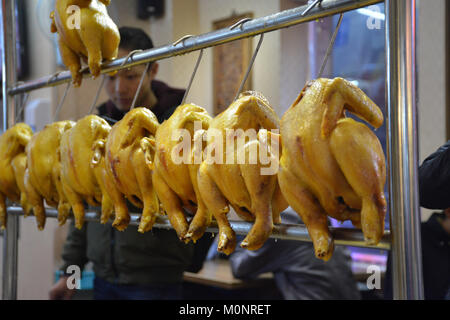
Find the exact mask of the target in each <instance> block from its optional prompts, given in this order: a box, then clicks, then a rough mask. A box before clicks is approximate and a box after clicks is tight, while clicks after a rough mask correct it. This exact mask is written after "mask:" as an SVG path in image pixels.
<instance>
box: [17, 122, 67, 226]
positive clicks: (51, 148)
mask: <svg viewBox="0 0 450 320" xmlns="http://www.w3.org/2000/svg"><path fill="white" fill-rule="evenodd" d="M74 125H75V122H73V121H58V122H54V123H52V124H49V125H46V126H45V127H44V129H43V130H42V131H40V132H38V133H36V134H34V135H33V137H32V138H31V140H30V142H29V143H28V145H27V148H26V153H27V169H26V171H25V176H24V184H25V190H26V194H27V198H28V200H29V202H30V204H31V205H32V207H33V212H34V215H35V217H36V221H37V226H38V229H39V230H43V229H44V226H45V220H46V216H45V208H44V200H45V201H46V203H47V204H48V205H49V206H52V207H57V208H58V217H67V216H68V215H69V211H70V204H69V203H68V201H67V199H66V196H65V194H64V191H63V186H62V183H61V159H60V153H59V148H60V142H61V136H62V135H63V133H64V132H65V131H67V130H69V129H70V128H72V127H73V126H74Z"/></svg>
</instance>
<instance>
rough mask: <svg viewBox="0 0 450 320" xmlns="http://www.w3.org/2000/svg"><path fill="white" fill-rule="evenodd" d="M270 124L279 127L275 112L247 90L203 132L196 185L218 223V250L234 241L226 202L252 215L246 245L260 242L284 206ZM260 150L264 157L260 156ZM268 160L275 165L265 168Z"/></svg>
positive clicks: (254, 247) (246, 216) (224, 249)
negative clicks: (202, 154) (201, 153)
mask: <svg viewBox="0 0 450 320" xmlns="http://www.w3.org/2000/svg"><path fill="white" fill-rule="evenodd" d="M262 129H265V130H262ZM272 129H275V130H278V129H279V118H278V116H277V115H276V113H275V112H274V111H273V109H272V108H271V107H270V105H269V103H268V102H267V100H266V99H265V98H264V97H262V96H261V95H259V94H258V93H256V92H247V93H245V94H241V95H240V97H239V99H237V100H236V101H235V102H233V103H232V104H231V105H230V106H229V107H228V108H227V109H226V110H225V111H224V112H222V113H221V114H219V115H218V116H216V117H215V118H214V119H213V120H212V121H211V123H210V126H209V129H208V130H207V132H206V135H207V147H206V148H205V153H206V156H205V158H206V159H205V160H204V161H203V162H202V164H201V166H200V169H199V174H198V185H199V190H200V194H201V197H202V199H203V200H204V202H205V204H206V207H207V209H208V210H209V211H211V213H212V214H213V216H214V218H215V219H216V220H217V223H218V226H219V242H218V251H221V252H223V253H225V254H230V253H232V252H233V251H234V249H235V246H236V236H235V232H234V231H233V229H232V228H231V225H230V223H229V221H228V219H227V213H228V212H229V210H230V206H231V207H233V208H234V210H235V211H236V213H237V214H238V216H239V217H241V218H242V219H243V220H246V221H252V222H253V221H254V224H253V226H252V228H251V229H250V231H249V233H248V234H247V236H246V237H245V239H244V240H243V241H242V243H241V247H243V248H247V249H249V250H257V249H258V248H260V247H261V246H262V245H263V244H264V242H265V241H266V240H267V238H268V237H269V236H270V234H271V232H272V229H273V224H274V223H280V212H282V211H283V210H284V209H285V208H286V207H287V203H286V201H285V200H284V197H283V195H282V194H281V191H280V189H279V186H278V183H277V170H276V169H277V168H278V160H279V158H278V154H277V153H276V152H275V151H277V150H276V149H277V148H278V143H276V139H275V143H273V140H274V139H270V140H272V143H270V145H269V144H268V143H267V140H268V139H267V138H268V136H269V135H271V134H267V130H272ZM264 132H265V133H266V134H264ZM264 136H265V138H264ZM271 136H276V133H275V135H271ZM261 137H263V138H261ZM261 152H262V154H263V155H265V156H266V157H267V160H268V161H267V163H263V162H264V161H261V159H263V158H262V157H261ZM241 156H243V157H244V158H245V159H244V158H241ZM251 159H254V161H252V160H251ZM271 166H273V168H275V170H271V172H270V170H268V171H269V172H264V170H263V169H270V167H271Z"/></svg>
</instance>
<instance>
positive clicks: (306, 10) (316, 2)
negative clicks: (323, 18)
mask: <svg viewBox="0 0 450 320" xmlns="http://www.w3.org/2000/svg"><path fill="white" fill-rule="evenodd" d="M320 3H322V0H315V1H313V2H312V3H311V4H310V5H309V6H308V7H307V8H306V9H305V11H303V12H302V14H301V16H302V17H303V16H304V15H305V14H307V13H308V12H309V11H311V9H312V8H314V7H315V6H316V5H317V4H320Z"/></svg>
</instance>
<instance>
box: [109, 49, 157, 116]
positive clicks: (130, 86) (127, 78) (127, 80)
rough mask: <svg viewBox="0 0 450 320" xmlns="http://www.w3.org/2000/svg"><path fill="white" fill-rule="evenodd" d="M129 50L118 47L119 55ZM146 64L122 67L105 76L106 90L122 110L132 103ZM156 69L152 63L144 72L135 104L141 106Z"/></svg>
mask: <svg viewBox="0 0 450 320" xmlns="http://www.w3.org/2000/svg"><path fill="white" fill-rule="evenodd" d="M129 52H130V51H128V50H125V49H122V48H119V55H118V56H119V57H126V56H127V55H128V53H129ZM145 69H146V65H145V64H144V65H139V66H135V67H132V68H130V69H123V70H120V71H118V72H117V73H116V74H114V75H112V76H109V75H107V76H106V81H105V89H106V92H107V94H108V96H109V98H110V99H111V101H112V102H113V103H114V105H115V106H116V107H117V108H118V109H120V110H122V111H125V112H126V111H128V110H130V107H131V104H132V103H133V99H134V96H135V94H136V91H137V89H138V87H139V82H140V81H141V76H142V74H143V73H144V72H145ZM157 70H158V65H157V64H156V63H153V64H152V66H151V67H150V70H149V72H147V73H146V75H145V77H144V81H143V83H142V87H141V91H140V94H139V96H138V98H137V100H136V106H137V107H138V106H143V104H144V103H145V99H146V97H148V95H149V92H150V84H151V81H152V80H153V79H154V78H155V76H156V73H157Z"/></svg>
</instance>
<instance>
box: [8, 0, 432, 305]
mask: <svg viewBox="0 0 450 320" xmlns="http://www.w3.org/2000/svg"><path fill="white" fill-rule="evenodd" d="M380 2H383V1H381V0H323V1H321V2H320V5H318V6H315V7H314V8H312V9H311V10H310V11H309V12H307V13H305V10H306V9H307V7H308V5H304V6H300V7H298V8H295V9H291V10H286V11H282V12H279V13H277V14H273V15H269V16H266V17H262V18H257V19H253V20H250V21H247V22H245V23H243V24H242V25H241V26H240V27H239V28H234V29H228V28H227V29H221V30H218V31H214V32H210V33H206V34H201V35H198V36H193V37H190V38H188V39H186V40H184V41H181V42H179V43H178V44H176V45H173V44H169V45H166V46H162V47H158V48H154V49H151V50H146V51H142V52H141V53H136V54H135V55H134V56H133V57H132V59H129V60H128V61H125V60H124V59H125V58H122V59H117V60H114V61H113V62H110V63H106V64H103V66H102V73H108V72H111V71H116V70H120V69H123V68H129V67H132V66H135V65H139V64H145V63H148V62H151V61H156V60H161V59H166V58H170V57H173V56H176V55H181V54H186V53H189V52H193V51H197V50H201V49H203V48H207V47H212V46H216V45H220V44H223V43H227V42H231V41H234V40H238V39H242V38H246V37H252V36H255V35H258V34H262V33H267V32H270V31H274V30H279V29H281V28H286V27H290V26H293V25H297V24H301V23H304V22H308V21H312V20H315V19H318V18H322V17H326V16H331V15H334V14H337V13H342V12H345V11H349V10H354V9H357V8H361V7H365V6H368V5H372V4H376V3H380ZM14 8H15V1H14V0H2V12H3V15H2V26H3V28H2V33H3V43H2V46H3V48H4V54H3V55H2V67H3V83H2V92H3V97H4V99H3V106H2V107H3V123H2V125H3V130H4V131H5V130H7V129H8V128H9V127H11V126H13V125H14V121H15V114H14V111H15V109H16V108H15V106H16V103H17V102H16V100H17V98H18V95H19V94H22V93H25V92H29V91H32V90H37V89H40V88H45V87H49V86H56V85H60V84H63V83H67V82H69V81H70V80H71V75H70V73H69V71H65V72H61V73H59V74H57V75H53V76H47V77H43V78H40V79H36V80H32V81H28V82H26V83H23V84H20V85H18V84H17V79H16V74H15V70H16V69H15V66H16V62H15V59H16V47H15V46H14V45H13V44H14V43H15V28H11V27H9V26H14V25H15V21H14V20H15V15H14ZM385 13H386V19H385V27H386V65H387V67H386V82H387V87H386V91H387V94H386V106H387V137H388V139H387V141H388V145H387V160H388V170H389V175H388V180H389V182H388V183H389V194H390V197H389V199H390V201H389V205H390V212H395V214H394V215H391V232H389V231H386V232H385V235H384V237H383V239H382V241H381V242H380V244H378V245H377V246H375V247H376V248H380V249H384V250H389V249H390V250H391V251H392V265H393V279H394V280H393V282H394V283H393V289H394V298H395V299H423V285H422V266H421V264H422V261H421V241H420V229H419V226H420V212H419V205H418V181H417V171H418V155H417V154H418V152H417V150H418V148H417V141H418V138H417V123H416V122H417V108H416V104H415V95H416V88H415V45H416V43H415V37H416V30H415V28H416V23H415V22H416V18H415V15H416V6H415V0H386V1H385ZM87 74H88V71H87V70H86V71H85V72H84V74H83V75H84V76H85V75H87ZM8 213H9V217H8V228H7V229H6V230H5V233H4V249H3V299H17V245H18V222H19V221H18V219H19V216H20V215H21V214H22V209H21V208H19V207H8ZM56 215H57V213H56V210H54V209H48V210H47V216H48V217H52V218H54V217H56ZM131 216H132V221H131V223H130V224H131V225H134V224H137V223H138V219H139V216H138V215H131ZM86 220H88V221H99V213H98V212H95V211H93V212H88V213H87V214H86ZM155 227H158V228H171V226H170V223H169V222H168V220H167V219H165V218H162V217H160V218H158V220H157V223H156V224H155ZM232 227H233V228H234V229H235V231H236V233H238V234H246V233H247V232H248V230H249V229H250V227H251V224H249V223H246V222H237V221H235V222H232ZM217 231H218V228H217V226H216V225H212V226H210V227H209V228H208V229H207V232H212V233H215V232H217ZM332 233H333V236H334V238H335V241H336V244H342V245H352V246H361V247H368V246H366V245H365V244H364V237H363V235H362V232H361V231H359V230H355V229H347V228H333V229H332ZM272 237H274V238H280V239H290V240H298V241H311V240H310V238H309V236H308V232H307V229H306V227H305V226H304V225H281V226H276V227H275V229H274V232H273V234H272Z"/></svg>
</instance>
